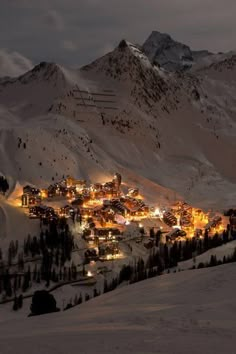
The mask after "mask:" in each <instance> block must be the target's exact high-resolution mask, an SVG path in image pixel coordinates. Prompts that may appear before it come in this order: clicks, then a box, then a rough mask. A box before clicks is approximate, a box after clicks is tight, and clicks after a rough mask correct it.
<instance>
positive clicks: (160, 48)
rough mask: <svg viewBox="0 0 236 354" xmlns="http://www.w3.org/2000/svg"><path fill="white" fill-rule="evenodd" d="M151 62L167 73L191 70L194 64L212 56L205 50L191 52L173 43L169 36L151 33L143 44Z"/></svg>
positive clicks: (187, 48) (179, 44) (185, 46)
mask: <svg viewBox="0 0 236 354" xmlns="http://www.w3.org/2000/svg"><path fill="white" fill-rule="evenodd" d="M143 50H144V52H145V53H146V55H147V56H148V58H149V59H150V61H151V62H153V63H156V64H158V65H160V66H161V67H162V68H164V69H166V70H168V71H181V70H186V69H189V68H191V67H192V66H193V65H194V64H195V63H196V62H198V61H199V60H202V59H203V58H205V57H209V56H211V55H212V54H211V53H210V52H208V51H207V50H200V51H192V50H191V49H190V47H189V46H187V45H185V44H183V43H180V42H177V41H175V40H174V39H173V38H172V37H171V36H170V35H169V34H166V33H161V32H158V31H153V32H152V33H151V34H150V36H149V37H148V39H147V40H146V41H145V43H144V44H143Z"/></svg>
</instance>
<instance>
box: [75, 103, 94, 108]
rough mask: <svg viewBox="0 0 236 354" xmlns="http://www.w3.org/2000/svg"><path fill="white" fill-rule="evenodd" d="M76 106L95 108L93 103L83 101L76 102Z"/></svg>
mask: <svg viewBox="0 0 236 354" xmlns="http://www.w3.org/2000/svg"><path fill="white" fill-rule="evenodd" d="M76 106H82V107H95V108H97V106H95V105H93V104H85V103H76Z"/></svg>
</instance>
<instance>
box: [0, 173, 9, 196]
mask: <svg viewBox="0 0 236 354" xmlns="http://www.w3.org/2000/svg"><path fill="white" fill-rule="evenodd" d="M8 189H9V184H8V182H7V179H6V178H5V177H3V176H0V193H2V194H5V193H6V192H7V191H8Z"/></svg>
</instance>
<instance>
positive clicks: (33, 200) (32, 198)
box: [21, 193, 42, 208]
mask: <svg viewBox="0 0 236 354" xmlns="http://www.w3.org/2000/svg"><path fill="white" fill-rule="evenodd" d="M41 201H42V199H41V197H40V196H39V195H31V194H28V193H24V194H23V195H22V197H21V205H22V207H23V208H29V207H31V206H34V205H40V204H41Z"/></svg>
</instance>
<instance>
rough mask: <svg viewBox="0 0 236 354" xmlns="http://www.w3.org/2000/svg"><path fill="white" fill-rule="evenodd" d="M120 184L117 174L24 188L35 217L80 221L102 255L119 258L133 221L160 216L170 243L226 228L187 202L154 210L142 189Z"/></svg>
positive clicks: (26, 205)
mask: <svg viewBox="0 0 236 354" xmlns="http://www.w3.org/2000/svg"><path fill="white" fill-rule="evenodd" d="M121 182H122V177H121V175H120V174H118V173H117V174H115V176H114V178H113V179H112V180H111V181H108V182H106V183H95V184H91V185H89V186H88V185H87V184H86V181H84V180H76V179H74V178H71V177H69V178H66V179H64V180H62V181H60V182H58V183H54V184H52V185H50V186H49V187H48V188H47V189H41V190H40V189H37V188H35V187H32V186H29V185H28V186H25V187H24V188H23V195H22V207H24V208H28V210H29V217H30V218H39V219H43V220H51V219H54V218H55V219H58V218H61V217H65V218H71V219H72V220H73V221H74V222H75V221H76V222H79V223H80V225H81V226H83V227H82V228H83V237H84V239H85V240H86V241H87V242H88V243H89V244H91V245H92V246H91V249H92V247H93V246H94V247H96V248H97V249H98V250H99V255H100V256H103V255H107V254H109V255H112V256H114V257H115V256H118V255H119V247H118V244H119V241H120V240H121V239H122V235H123V231H124V229H125V227H126V225H127V224H129V222H130V221H131V220H136V221H139V220H141V219H145V218H150V217H156V218H160V220H162V222H163V223H164V225H166V228H167V229H168V228H169V230H167V232H168V233H167V237H166V240H170V241H173V240H175V239H177V238H178V237H188V236H191V237H193V236H201V235H202V233H203V232H204V230H208V231H210V230H211V229H213V230H215V229H217V228H218V229H219V228H220V227H221V223H222V218H221V217H220V216H214V217H212V218H210V217H209V214H205V213H204V212H203V211H202V210H200V209H195V208H192V207H191V206H190V205H188V204H186V203H184V202H177V203H176V204H175V205H173V206H172V207H171V208H168V209H166V210H164V209H158V208H157V209H154V208H150V207H149V206H147V205H146V204H145V202H144V201H143V199H142V198H141V197H140V195H139V190H138V189H136V188H130V189H129V190H127V192H126V193H124V192H123V191H122V188H121ZM58 200H60V202H62V203H63V202H65V205H64V206H63V207H61V206H60V207H59V206H58V207H52V206H49V205H50V201H58ZM59 204H60V203H58V204H57V202H56V203H55V205H59ZM60 205H61V204H60ZM233 217H234V219H235V218H236V216H232V218H233ZM234 219H232V220H234ZM199 225H200V226H199ZM90 253H91V254H90V255H88V257H91V258H94V257H95V256H94V254H93V249H92V250H90Z"/></svg>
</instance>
